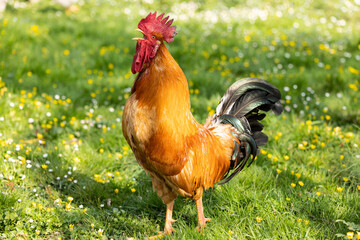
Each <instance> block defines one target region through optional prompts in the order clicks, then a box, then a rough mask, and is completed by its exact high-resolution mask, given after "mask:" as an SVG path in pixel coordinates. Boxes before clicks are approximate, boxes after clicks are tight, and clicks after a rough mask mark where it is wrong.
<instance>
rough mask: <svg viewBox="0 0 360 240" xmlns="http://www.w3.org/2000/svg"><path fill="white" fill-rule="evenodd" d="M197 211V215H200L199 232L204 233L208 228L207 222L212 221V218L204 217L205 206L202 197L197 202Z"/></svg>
mask: <svg viewBox="0 0 360 240" xmlns="http://www.w3.org/2000/svg"><path fill="white" fill-rule="evenodd" d="M196 210H197V214H198V222H199V223H198V227H197V230H198V231H199V232H200V231H203V230H204V228H205V226H206V222H209V221H210V220H211V219H210V218H206V217H205V216H204V208H203V204H202V197H201V198H199V199H198V200H196Z"/></svg>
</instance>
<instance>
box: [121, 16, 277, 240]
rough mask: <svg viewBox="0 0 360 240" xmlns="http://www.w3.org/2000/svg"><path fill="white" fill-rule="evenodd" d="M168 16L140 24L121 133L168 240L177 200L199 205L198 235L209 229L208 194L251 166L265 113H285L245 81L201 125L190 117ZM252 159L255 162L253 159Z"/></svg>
mask: <svg viewBox="0 0 360 240" xmlns="http://www.w3.org/2000/svg"><path fill="white" fill-rule="evenodd" d="M172 23H173V19H172V20H169V17H165V18H164V13H163V14H161V15H159V16H157V13H156V12H154V13H150V14H149V15H148V16H147V17H146V18H144V19H142V20H141V21H140V23H139V24H138V29H137V30H138V31H140V32H141V33H142V34H143V38H134V39H133V40H136V42H137V44H136V50H135V56H134V59H133V63H132V67H131V70H132V73H133V74H136V73H138V75H137V76H136V78H135V81H134V83H133V87H132V89H131V95H130V97H129V99H128V100H127V102H126V104H125V107H124V111H123V119H122V130H123V134H124V136H125V139H126V141H127V142H128V144H129V145H130V147H131V149H132V151H133V153H134V155H135V157H136V160H137V162H138V163H139V165H140V166H141V167H142V168H144V169H145V171H146V172H147V173H148V175H150V178H151V181H152V185H153V188H154V190H155V191H156V192H157V194H158V196H159V197H160V198H161V199H162V201H163V202H164V204H166V206H167V209H166V220H165V229H164V232H163V234H171V233H172V232H173V231H174V228H173V227H172V223H173V222H175V220H173V218H172V212H173V206H174V201H175V199H176V197H177V196H178V195H180V196H183V197H186V198H190V199H193V200H195V202H196V208H197V214H198V230H203V229H204V227H205V225H206V222H207V221H209V220H210V219H208V218H205V216H204V213H203V204H202V195H203V192H204V191H205V190H206V189H208V188H212V187H213V186H214V184H216V183H219V184H223V183H226V182H228V181H229V180H230V179H232V178H233V177H234V176H235V175H236V174H237V173H238V172H239V171H241V170H242V169H243V168H244V166H245V165H246V164H247V165H248V166H249V165H250V164H251V163H252V161H253V160H254V158H255V156H256V155H257V154H258V152H259V150H258V147H259V146H261V145H264V144H265V143H266V142H267V140H268V138H267V136H266V135H265V134H264V133H262V132H261V131H262V129H263V127H264V126H263V125H262V124H261V123H260V122H259V121H260V120H262V119H263V118H264V117H265V113H262V112H260V111H269V110H272V111H273V112H274V113H275V114H280V113H281V112H282V105H281V103H280V98H281V94H280V91H279V90H278V89H277V88H276V87H274V86H273V85H271V84H270V83H268V82H267V81H265V80H262V79H258V78H245V79H241V80H238V81H236V82H235V83H234V84H233V85H231V86H230V88H229V89H228V90H227V91H226V93H225V95H224V96H223V97H222V99H221V101H220V103H219V105H218V106H217V108H216V112H215V114H214V115H212V116H210V117H209V118H208V119H207V120H206V123H205V124H204V125H202V124H200V123H198V122H197V121H196V120H195V118H194V117H193V115H192V113H191V112H190V96H189V88H188V83H187V80H186V77H185V75H184V73H183V71H182V70H181V68H180V67H179V65H178V64H177V63H176V61H175V60H174V58H173V57H172V56H171V54H170V53H169V51H168V49H167V48H166V45H165V44H164V42H167V43H170V42H172V41H173V40H174V37H175V35H176V34H177V32H176V26H171V24H172ZM251 156H252V157H251Z"/></svg>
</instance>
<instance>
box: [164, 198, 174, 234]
mask: <svg viewBox="0 0 360 240" xmlns="http://www.w3.org/2000/svg"><path fill="white" fill-rule="evenodd" d="M174 202H175V200H173V201H171V202H170V203H168V204H167V205H166V220H165V229H164V232H165V233H166V234H171V233H172V232H174V231H175V229H174V228H173V227H172V223H173V222H176V220H174V219H173V218H172V212H173V207H174Z"/></svg>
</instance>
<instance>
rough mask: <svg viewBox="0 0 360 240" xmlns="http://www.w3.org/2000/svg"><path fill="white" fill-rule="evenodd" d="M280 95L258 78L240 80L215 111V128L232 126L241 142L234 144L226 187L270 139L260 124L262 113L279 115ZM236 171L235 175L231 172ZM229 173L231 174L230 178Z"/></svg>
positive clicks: (271, 86) (226, 176)
mask: <svg viewBox="0 0 360 240" xmlns="http://www.w3.org/2000/svg"><path fill="white" fill-rule="evenodd" d="M280 99H281V93H280V91H279V90H278V89H277V88H276V87H274V86H273V85H272V84H270V83H269V82H267V81H265V80H262V79H259V78H244V79H241V80H238V81H237V82H235V83H234V84H233V85H231V86H230V88H229V89H228V90H227V91H226V93H225V95H224V96H223V97H222V99H221V101H220V103H219V105H218V106H217V108H216V113H215V117H214V118H213V121H212V122H213V124H216V123H217V124H219V123H220V124H231V125H232V126H233V127H234V128H236V129H237V131H236V132H234V133H233V134H234V136H235V137H236V138H237V139H238V140H239V143H240V144H239V143H238V142H235V147H234V152H233V155H232V158H231V164H230V169H229V171H228V172H227V173H226V174H225V176H224V177H223V181H222V182H221V183H219V184H224V183H227V182H228V181H230V180H231V179H232V178H233V177H234V176H235V175H236V174H237V173H238V172H240V171H241V170H242V169H243V168H244V167H245V165H246V163H247V162H248V159H249V158H250V155H252V159H251V161H250V162H249V164H248V166H250V164H251V163H252V162H253V161H254V159H255V156H256V155H257V154H258V146H262V145H265V144H266V143H267V141H268V137H267V136H266V135H265V134H264V133H262V132H261V131H262V130H263V128H264V125H262V124H261V123H260V122H259V121H260V120H262V119H264V117H265V116H266V114H265V113H260V110H261V111H265V112H267V111H270V110H272V111H273V112H274V113H275V114H276V115H279V114H280V113H281V112H282V110H283V107H282V105H281V103H280ZM232 170H233V171H232ZM230 171H232V173H231V174H230V176H228V175H229V173H230Z"/></svg>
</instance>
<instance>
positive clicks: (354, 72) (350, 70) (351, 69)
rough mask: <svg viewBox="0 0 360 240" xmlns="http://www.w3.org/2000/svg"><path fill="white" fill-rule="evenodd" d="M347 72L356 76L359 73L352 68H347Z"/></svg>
mask: <svg viewBox="0 0 360 240" xmlns="http://www.w3.org/2000/svg"><path fill="white" fill-rule="evenodd" d="M348 70H349V72H351V73H353V74H356V75H358V74H359V73H360V71H359V70H357V69H355V68H353V67H348Z"/></svg>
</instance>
